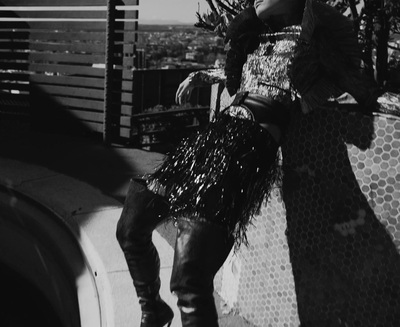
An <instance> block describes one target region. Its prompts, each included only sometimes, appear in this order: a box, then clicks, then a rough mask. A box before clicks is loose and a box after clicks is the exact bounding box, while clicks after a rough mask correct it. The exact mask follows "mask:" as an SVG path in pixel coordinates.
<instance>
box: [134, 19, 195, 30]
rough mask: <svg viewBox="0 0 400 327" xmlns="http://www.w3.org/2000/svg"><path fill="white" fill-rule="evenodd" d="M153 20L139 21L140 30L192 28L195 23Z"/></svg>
mask: <svg viewBox="0 0 400 327" xmlns="http://www.w3.org/2000/svg"><path fill="white" fill-rule="evenodd" d="M152 22H153V21H139V30H140V31H149V32H150V31H163V30H165V31H168V30H171V29H172V30H182V29H192V28H195V27H194V23H193V24H182V23H180V22H176V21H167V20H165V21H163V22H153V23H152Z"/></svg>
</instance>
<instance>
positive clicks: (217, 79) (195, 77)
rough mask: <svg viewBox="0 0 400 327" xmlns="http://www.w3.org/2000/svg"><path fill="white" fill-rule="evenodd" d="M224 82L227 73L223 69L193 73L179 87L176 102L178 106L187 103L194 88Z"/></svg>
mask: <svg viewBox="0 0 400 327" xmlns="http://www.w3.org/2000/svg"><path fill="white" fill-rule="evenodd" d="M224 82H225V73H224V69H223V68H217V69H207V70H198V71H195V72H192V73H190V74H189V75H188V77H187V78H186V79H185V80H184V81H183V82H182V83H181V84H180V85H179V87H178V90H177V91H176V95H175V101H176V103H178V104H183V103H186V102H187V101H188V100H189V98H190V95H191V94H192V91H193V89H194V88H196V87H204V86H209V85H212V84H216V83H224Z"/></svg>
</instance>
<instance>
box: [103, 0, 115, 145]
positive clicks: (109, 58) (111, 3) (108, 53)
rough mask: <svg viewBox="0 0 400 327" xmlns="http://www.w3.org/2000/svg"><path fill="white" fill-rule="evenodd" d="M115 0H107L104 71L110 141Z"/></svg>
mask: <svg viewBox="0 0 400 327" xmlns="http://www.w3.org/2000/svg"><path fill="white" fill-rule="evenodd" d="M115 10H116V9H115V0H107V22H106V49H105V71H104V115H103V141H104V142H105V143H110V141H111V140H110V129H111V122H110V112H111V106H112V82H113V71H114V69H113V63H114V39H115V38H114V35H115Z"/></svg>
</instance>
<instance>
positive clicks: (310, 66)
mask: <svg viewBox="0 0 400 327" xmlns="http://www.w3.org/2000/svg"><path fill="white" fill-rule="evenodd" d="M304 5H305V0H256V1H255V3H254V7H252V8H248V9H246V10H244V11H243V12H242V13H241V14H239V15H238V16H236V17H235V18H234V20H233V21H232V23H231V25H230V27H229V29H228V32H227V37H226V42H227V44H228V47H229V50H228V52H227V64H226V67H225V70H224V71H218V70H216V71H203V72H197V73H194V74H191V75H190V76H189V77H188V78H187V79H186V80H185V81H184V82H183V83H182V84H181V85H180V87H179V89H178V92H177V102H179V103H181V102H182V101H184V99H185V98H187V97H188V95H189V94H190V91H191V90H192V89H193V88H194V87H197V86H201V85H202V84H204V83H214V82H218V81H224V82H225V84H226V87H227V89H228V91H229V92H230V93H231V94H232V95H233V94H236V96H235V99H234V101H233V103H232V104H231V105H230V106H229V107H228V108H226V109H225V110H223V111H222V112H221V113H220V114H219V115H218V116H217V117H216V119H215V121H213V122H212V123H210V125H209V126H208V128H207V129H206V130H204V131H202V132H200V133H198V134H196V135H194V136H192V137H190V138H188V139H186V140H184V141H183V142H182V143H181V144H180V145H179V146H178V148H177V149H176V151H174V152H173V153H171V154H170V155H169V156H168V157H167V158H166V160H165V162H164V163H163V164H162V165H161V166H160V167H159V169H158V170H157V171H155V172H154V173H153V174H152V175H150V176H148V177H147V179H146V180H145V181H144V185H140V184H138V183H136V182H132V183H131V185H130V188H129V191H128V194H127V197H126V201H125V205H124V209H123V212H122V215H121V218H120V220H119V222H118V227H117V238H118V241H119V243H120V246H121V248H122V250H123V251H124V254H125V257H126V260H127V263H128V267H129V270H130V273H131V276H132V279H133V282H134V286H135V288H136V292H137V295H138V297H139V302H140V304H141V306H142V322H141V327H150V326H151V327H161V326H164V325H165V324H168V323H170V322H171V320H172V318H173V313H172V310H171V309H170V308H169V307H168V306H167V305H166V304H165V303H164V302H163V301H162V300H161V299H160V296H159V288H160V279H159V268H160V267H159V258H158V254H157V251H156V249H155V247H154V245H153V243H152V242H151V235H152V231H153V230H154V229H155V228H156V226H158V225H159V224H160V223H162V222H163V221H165V220H166V219H167V218H168V217H173V218H174V219H175V221H176V223H177V226H178V235H177V240H176V246H175V257H174V265H173V271H172V277H171V284H170V287H171V291H172V292H174V293H175V294H176V295H177V297H178V307H179V309H180V312H181V318H182V325H183V326H185V327H187V326H208V327H216V326H218V316H217V311H216V308H215V303H214V298H213V290H214V288H213V280H214V276H215V274H216V273H217V271H218V269H219V268H220V267H221V266H222V264H223V263H224V261H225V259H226V257H227V256H228V254H229V252H230V250H231V249H232V246H234V245H236V246H239V245H240V244H241V243H242V242H246V228H247V226H248V224H249V222H250V221H251V219H252V217H253V216H254V215H255V214H257V213H258V211H259V209H260V207H261V205H262V203H263V201H264V200H265V199H266V198H268V196H269V194H270V192H271V190H272V188H273V187H274V185H276V183H277V182H278V181H279V179H280V169H279V164H278V163H279V155H278V149H279V144H280V142H281V141H282V139H283V138H284V137H285V129H286V127H287V125H288V122H289V120H290V116H291V112H292V111H294V110H300V108H301V109H302V110H303V111H304V112H308V111H310V110H312V109H313V108H314V107H316V106H317V105H318V104H320V103H323V102H326V101H328V99H329V98H331V97H333V96H338V95H339V94H340V93H341V92H342V93H343V91H347V92H349V93H351V94H352V95H353V96H354V98H356V99H357V100H359V101H360V102H363V103H364V102H365V103H368V102H372V101H373V98H372V97H370V94H371V93H370V92H369V90H370V88H371V87H373V85H372V84H370V83H369V82H364V81H363V79H362V77H361V75H360V74H359V73H358V71H357V59H358V53H357V52H356V51H355V49H354V47H356V45H357V39H356V38H355V35H354V34H353V33H352V31H351V26H352V24H351V22H350V21H348V20H347V19H346V18H345V17H343V16H342V15H340V14H339V13H337V12H336V11H335V10H334V9H333V8H331V7H329V6H326V5H324V4H322V3H319V2H314V1H312V0H307V6H306V9H305V11H304ZM328 18H329V19H328ZM330 24H332V26H330ZM320 26H322V27H323V28H322V29H321V28H319V27H320ZM326 30H327V31H328V33H330V34H331V35H332V34H333V36H337V38H336V39H335V37H334V38H329V40H328V41H327V40H325V36H326V35H325V34H324V31H326ZM336 34H339V35H336ZM343 35H344V36H345V37H346V38H347V39H346V42H345V45H343V44H341V39H342V37H343ZM335 40H336V41H337V44H331V43H335ZM349 40H350V41H349ZM321 42H322V43H321ZM320 44H327V45H329V46H330V48H329V49H331V50H332V53H331V58H330V59H329V60H330V62H329V64H327V63H325V66H327V67H331V66H333V69H332V68H329V69H327V67H325V66H324V62H322V63H321V62H320V60H319V58H317V57H318V55H317V54H318V51H320V47H319V45H320ZM316 51H317V53H316ZM343 53H344V54H345V56H346V57H347V58H348V59H343V57H344V55H343ZM305 64H306V65H305ZM335 65H336V67H335ZM338 68H340V69H338ZM311 71H313V73H312V74H310V72H311ZM344 75H346V78H345V79H343V78H342V77H343V76H344ZM355 80H357V81H361V86H362V87H361V86H360V85H359V86H357V87H354V85H353V82H354V81H355ZM300 97H301V101H299V99H300ZM300 103H301V105H300Z"/></svg>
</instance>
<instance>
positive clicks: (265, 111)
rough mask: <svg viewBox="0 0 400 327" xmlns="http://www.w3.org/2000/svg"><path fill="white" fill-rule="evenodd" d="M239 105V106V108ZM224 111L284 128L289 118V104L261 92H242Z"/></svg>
mask: <svg viewBox="0 0 400 327" xmlns="http://www.w3.org/2000/svg"><path fill="white" fill-rule="evenodd" d="M238 107H239V108H238ZM222 113H226V114H229V115H231V116H236V117H238V118H244V119H250V120H253V121H255V122H257V123H259V124H263V123H269V124H274V125H277V126H279V127H280V128H281V129H284V128H285V127H286V125H287V123H288V120H289V110H288V108H287V106H285V105H284V104H282V103H281V102H279V101H276V100H274V99H271V98H267V97H265V96H263V95H260V94H255V93H249V92H240V93H237V94H236V96H235V99H234V100H233V102H232V103H231V105H230V106H229V107H227V108H226V109H224V110H223V111H222Z"/></svg>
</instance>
